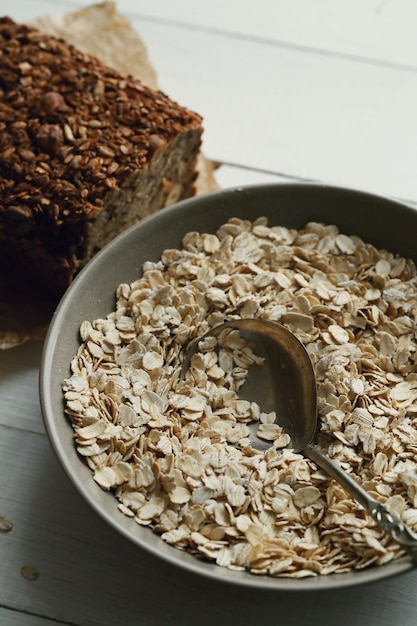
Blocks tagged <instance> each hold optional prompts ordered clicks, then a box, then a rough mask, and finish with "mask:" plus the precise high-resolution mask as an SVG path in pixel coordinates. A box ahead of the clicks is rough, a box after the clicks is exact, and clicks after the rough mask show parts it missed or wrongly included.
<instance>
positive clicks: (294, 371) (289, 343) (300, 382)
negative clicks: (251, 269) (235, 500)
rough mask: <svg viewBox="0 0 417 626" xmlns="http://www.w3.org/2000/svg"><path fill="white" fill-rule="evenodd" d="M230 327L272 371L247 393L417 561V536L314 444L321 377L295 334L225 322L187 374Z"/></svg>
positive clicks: (258, 323)
mask: <svg viewBox="0 0 417 626" xmlns="http://www.w3.org/2000/svg"><path fill="white" fill-rule="evenodd" d="M225 328H231V329H237V330H239V332H240V335H241V336H242V337H243V338H245V339H246V341H247V342H248V344H249V345H251V346H252V345H253V346H256V347H255V352H256V354H257V355H259V356H262V357H264V358H265V364H266V367H265V365H264V366H256V365H254V366H252V368H254V369H255V370H256V369H257V371H258V375H257V376H254V377H253V378H252V382H251V384H248V383H250V378H251V377H249V378H248V381H247V382H246V383H245V385H244V387H243V388H242V391H243V389H244V388H246V395H248V393H249V396H250V399H251V400H255V401H257V402H258V404H260V405H261V406H262V409H263V410H268V411H273V410H275V412H276V416H277V418H276V419H277V423H279V424H280V426H282V428H283V430H284V431H285V432H286V433H287V434H288V435H289V436H290V437H291V445H292V448H293V449H294V451H295V452H300V453H302V454H303V455H304V456H306V457H308V458H309V459H311V460H312V461H313V462H314V463H315V464H316V465H318V466H319V467H320V468H321V469H323V470H324V471H325V472H327V474H329V476H331V477H332V478H334V479H335V480H337V481H338V482H339V483H340V484H341V485H342V487H343V488H344V489H345V490H346V491H347V492H348V493H349V494H350V495H351V496H353V497H354V498H355V499H356V500H357V501H358V502H360V504H361V505H362V506H363V507H364V508H365V509H366V511H367V512H368V513H369V514H370V515H371V517H372V518H373V519H374V521H375V522H376V523H377V524H378V526H379V527H380V528H382V529H383V530H384V531H385V532H386V533H388V534H390V535H391V536H392V537H393V538H394V539H395V541H397V542H398V543H399V544H400V546H401V547H402V548H404V550H406V551H407V552H408V553H409V554H410V556H411V558H412V560H413V562H415V563H417V534H415V533H413V532H412V531H411V530H410V529H409V528H408V527H407V526H406V525H405V524H404V523H403V522H402V521H401V520H400V518H399V517H397V516H396V515H394V514H393V513H391V512H390V511H389V510H388V509H387V508H386V507H385V506H384V505H383V504H381V503H380V502H378V500H376V499H375V498H373V497H372V496H370V495H369V494H368V492H367V491H365V489H363V487H361V486H360V485H359V483H357V482H356V481H355V480H354V479H353V478H352V477H351V476H350V475H349V474H347V473H346V472H345V471H344V470H343V469H342V468H341V467H340V466H339V465H337V464H336V463H335V462H334V461H332V460H331V459H330V458H329V457H328V456H326V455H325V454H324V453H323V452H321V450H320V449H319V448H318V447H317V446H316V445H314V444H313V443H312V441H313V439H314V436H315V434H316V431H317V425H318V418H317V388H316V378H315V373H314V368H313V364H312V362H311V360H310V357H309V354H308V352H307V350H306V348H305V347H304V345H303V344H302V343H301V341H299V339H297V337H296V336H295V335H294V334H293V333H292V332H290V331H289V330H288V329H287V328H285V327H284V326H282V325H281V324H278V323H276V322H271V321H268V320H262V319H239V320H231V321H228V322H225V323H223V324H219V325H218V326H215V327H214V328H212V329H211V330H210V331H209V332H207V333H206V334H205V335H203V336H202V337H200V338H199V339H196V340H195V341H194V342H193V343H192V344H191V346H190V348H189V350H188V351H187V353H186V355H185V359H184V362H183V366H182V375H185V372H186V371H187V369H188V367H189V366H190V361H191V357H192V356H193V354H195V353H196V352H197V351H198V349H199V348H198V345H199V342H200V340H201V339H204V338H205V337H209V336H214V337H218V335H219V334H220V333H221V332H222V330H224V329H225ZM252 368H251V370H252ZM248 387H250V388H249V389H248ZM248 399H249V398H248ZM251 444H252V446H253V447H255V448H257V449H263V450H264V449H267V448H268V447H270V444H268V443H266V442H262V441H261V440H256V436H255V435H254V437H253V439H252V440H251Z"/></svg>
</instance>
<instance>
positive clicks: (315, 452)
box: [302, 444, 417, 563]
mask: <svg viewBox="0 0 417 626" xmlns="http://www.w3.org/2000/svg"><path fill="white" fill-rule="evenodd" d="M302 452H303V454H304V455H305V456H306V457H308V458H309V459H310V460H311V461H314V463H315V464H316V465H318V466H319V467H321V469H323V470H325V471H326V472H327V474H329V476H331V477H332V478H334V479H335V480H337V481H338V482H339V483H340V484H341V485H342V487H344V489H346V491H347V492H348V493H349V494H350V495H351V496H353V497H354V498H355V499H356V500H357V501H358V502H360V504H362V506H363V507H364V508H365V509H366V511H368V513H369V514H370V515H371V517H372V518H373V520H374V521H375V522H376V523H377V524H378V526H379V527H380V528H382V530H384V531H385V532H386V533H388V534H389V535H391V537H393V539H395V541H397V543H399V544H400V546H401V547H402V548H404V550H406V551H407V552H408V554H409V555H410V556H411V559H412V561H413V562H414V563H417V534H415V533H413V532H412V531H411V530H410V529H409V528H408V527H407V526H406V525H405V524H404V523H403V522H402V521H401V520H400V518H399V517H397V516H396V515H394V514H393V513H391V512H390V511H389V510H388V509H387V507H385V506H384V505H383V504H381V502H378V500H376V499H375V498H373V497H372V496H370V495H369V493H368V492H367V491H365V489H363V487H361V486H360V485H359V483H357V482H356V480H354V479H353V478H352V477H351V476H349V474H347V473H346V472H345V471H344V470H343V469H342V468H341V467H340V466H339V465H337V464H336V463H334V461H332V460H331V459H330V458H329V457H328V456H326V455H325V454H323V453H322V452H321V451H320V450H319V449H318V448H317V447H316V446H314V445H312V444H309V445H307V446H306V447H305V448H304V450H303V451H302Z"/></svg>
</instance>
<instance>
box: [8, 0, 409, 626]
mask: <svg viewBox="0 0 417 626" xmlns="http://www.w3.org/2000/svg"><path fill="white" fill-rule="evenodd" d="M84 4H86V3H85V2H83V1H81V0H77V1H72V2H69V1H68V2H67V1H63V0H36V2H35V1H34V0H15V2H9V3H6V2H2V13H3V14H8V15H10V16H11V17H13V18H14V19H16V20H17V21H29V20H31V19H33V18H35V17H38V16H39V15H43V14H50V13H63V12H68V11H72V10H74V9H75V8H77V7H79V6H82V5H84ZM117 6H118V10H119V12H121V13H124V14H125V15H127V16H128V17H129V18H130V19H131V20H132V22H133V24H134V25H135V27H136V28H137V30H138V32H139V33H140V34H141V36H142V39H143V40H144V41H145V43H146V45H147V48H148V52H149V55H150V58H151V60H152V62H153V64H154V66H155V67H156V69H157V72H158V77H159V83H160V85H161V86H162V88H163V89H164V91H166V92H167V93H168V94H169V95H171V96H172V97H173V98H175V99H177V100H178V101H180V102H181V103H182V104H185V105H186V106H188V107H190V108H192V109H195V110H196V111H198V112H200V113H201V114H202V115H203V116H204V118H205V129H206V130H205V137H204V151H205V153H206V155H207V156H208V157H210V158H212V159H213V160H216V161H219V162H221V163H222V164H223V165H222V166H221V167H220V169H219V170H218V173H217V179H218V182H219V183H220V185H221V186H224V187H226V186H234V185H240V184H246V183H254V182H263V181H274V180H275V181H284V180H287V179H292V180H314V181H324V182H330V183H336V184H341V185H345V186H351V187H358V188H361V189H366V190H369V191H373V192H378V193H381V194H387V195H391V196H394V197H397V198H401V199H404V200H406V201H409V202H410V203H415V202H417V176H416V166H417V116H416V111H417V37H416V34H415V33H416V23H417V3H416V2H415V1H413V0H408V1H407V0H391V1H389V0H257V1H256V2H252V1H250V0H207V1H206V2H202V1H200V0H120V1H119V2H118V5H117ZM0 298H1V295H0ZM41 350H42V345H41V344H40V343H28V344H25V345H23V346H21V347H19V348H16V349H13V350H9V351H5V352H2V353H0V515H2V516H6V517H8V518H10V520H12V521H13V529H12V530H11V531H10V532H8V533H0V624H1V625H2V626H9V625H10V626H11V625H13V626H43V625H45V626H46V625H49V624H53V623H54V624H71V625H74V626H96V625H100V626H110V625H123V626H129V625H140V626H162V625H165V624H175V625H179V626H183V625H184V626H187V625H194V624H199V626H209V625H210V626H211V625H213V624H219V625H223V624H231V623H236V624H240V625H241V626H247V625H249V624H253V623H256V624H259V625H260V626H263V625H264V624H265V625H269V624H282V625H285V626H292V625H296V624H297V625H301V626H302V625H304V624H312V625H313V626H315V625H320V626H330V625H336V624H337V625H338V626H347V625H349V626H362V625H364V624H367V625H368V626H392V624H397V625H398V626H415V624H417V595H416V591H415V590H416V586H417V572H412V573H408V574H406V575H403V576H401V577H398V578H395V579H391V580H389V581H385V582H380V583H378V584H375V585H371V586H368V587H366V588H363V587H362V588H354V589H349V590H347V591H332V592H331V593H320V594H310V593H306V594H304V595H303V597H302V599H301V600H300V599H299V598H296V597H295V596H294V595H292V594H283V593H270V592H259V591H257V592H256V593H255V592H254V593H251V592H250V591H248V590H247V589H239V588H234V587H228V586H226V587H225V586H222V585H220V584H217V583H216V582H214V581H211V580H206V579H202V578H196V577H193V576H191V574H188V573H184V572H180V571H178V570H176V569H174V568H173V567H172V566H171V565H168V564H166V563H164V562H162V561H159V560H158V559H156V558H154V557H152V556H150V555H149V554H147V553H145V552H142V551H140V550H139V549H135V548H134V547H132V546H131V545H130V544H129V543H128V542H127V541H126V540H125V539H123V538H121V537H119V536H118V535H116V534H115V532H114V531H113V530H112V529H111V528H109V527H108V526H106V524H105V523H104V522H103V521H102V520H101V519H99V518H98V517H97V516H96V514H95V513H93V512H92V511H91V510H90V509H89V508H88V506H87V505H86V504H85V502H84V501H83V500H82V499H81V497H80V496H79V495H78V493H77V492H76V491H75V489H74V488H73V486H72V485H71V484H70V482H69V480H68V479H67V477H66V476H65V475H64V473H63V471H62V470H61V468H60V466H59V465H58V462H57V461H56V459H55V456H54V454H53V452H52V450H51V447H50V445H49V442H48V439H47V437H46V435H45V433H44V428H43V424H42V418H41V413H40V407H39V400H38V390H37V384H38V371H39V362H40V357H41ZM22 566H29V567H34V568H36V570H37V571H38V572H39V577H38V578H37V579H36V580H28V579H27V578H25V577H24V576H23V575H22V573H21V568H22ZM29 571H31V570H29Z"/></svg>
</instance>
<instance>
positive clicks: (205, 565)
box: [39, 182, 417, 592]
mask: <svg viewBox="0 0 417 626" xmlns="http://www.w3.org/2000/svg"><path fill="white" fill-rule="evenodd" d="M300 188H303V189H304V190H306V191H307V192H308V191H309V190H311V191H313V190H314V193H316V192H317V190H318V189H319V190H321V191H322V192H324V193H327V192H329V193H342V194H349V195H351V197H352V198H360V197H362V198H368V199H373V200H375V201H377V202H383V203H389V204H390V205H391V206H392V207H396V208H397V209H400V210H404V211H413V212H414V213H416V214H417V211H416V210H415V209H414V208H413V207H410V206H409V205H407V204H405V203H403V202H401V201H398V200H395V199H391V198H387V197H384V196H378V195H377V194H374V193H370V192H366V191H361V190H357V189H350V188H345V187H340V186H337V185H327V184H322V183H310V182H306V183H304V182H302V183H298V182H290V183H267V184H255V185H245V186H238V187H232V188H227V189H220V190H216V191H213V192H208V193H207V194H202V195H200V196H197V197H192V198H188V199H186V200H182V201H180V202H177V203H176V204H174V205H172V206H170V207H167V208H164V209H161V210H160V211H158V212H157V213H155V214H152V215H150V216H148V217H146V218H144V219H143V220H141V221H140V222H139V223H137V224H135V225H134V226H132V227H130V228H129V229H127V230H125V231H124V232H122V233H121V234H119V235H118V236H117V237H115V238H114V239H113V240H112V241H111V242H110V243H109V244H107V245H106V246H105V247H104V248H103V249H102V250H100V251H99V252H98V253H97V254H96V255H95V256H94V257H93V259H92V260H90V261H89V263H88V264H87V265H86V266H85V267H84V268H83V269H82V270H81V271H80V273H79V274H78V275H77V277H76V278H75V279H74V281H73V282H72V284H71V285H70V286H69V288H68V289H67V291H66V292H65V294H64V295H63V297H62V298H61V300H60V302H59V304H58V305H57V307H56V310H55V312H54V314H53V316H52V319H51V322H50V325H49V328H48V331H47V334H46V338H45V342H44V346H43V350H42V356H41V365H40V373H39V397H40V404H41V411H42V418H43V422H44V426H45V430H46V433H47V436H48V439H49V441H50V444H51V447H52V449H53V451H54V453H55V455H56V457H57V459H58V461H59V463H60V465H61V467H62V468H63V469H64V472H65V474H66V475H67V477H68V478H69V480H70V482H72V484H73V485H74V486H75V488H76V490H77V491H78V492H79V494H80V495H81V496H82V497H83V498H84V500H85V501H86V502H87V503H88V504H89V506H90V507H91V508H92V509H93V510H94V511H95V512H96V513H97V514H98V515H99V516H100V517H101V518H102V519H104V520H105V521H106V522H107V523H108V524H109V525H110V526H111V527H112V528H113V529H115V530H116V531H117V532H118V533H120V534H121V535H122V536H124V537H125V538H127V539H128V540H129V541H131V542H133V543H134V544H135V545H136V546H137V547H139V548H140V549H144V550H146V551H147V552H149V553H151V554H153V555H154V556H155V557H157V558H158V559H163V560H165V561H166V562H168V563H170V564H171V565H173V566H176V567H180V568H182V569H185V570H187V571H188V572H191V573H194V574H198V575H200V576H203V577H206V578H211V579H214V580H216V581H218V582H220V581H221V582H227V583H228V584H233V585H237V586H243V587H246V588H247V587H250V588H253V589H264V590H273V591H286V592H289V591H291V592H295V591H320V590H326V591H328V590H330V589H340V588H347V587H354V586H359V585H363V584H369V583H373V582H377V581H379V580H385V579H387V578H390V577H393V576H398V575H401V574H405V573H407V572H409V571H411V570H413V569H414V565H413V563H412V562H411V559H410V558H409V557H408V556H405V557H400V558H398V559H395V560H394V561H392V562H390V563H387V564H385V565H382V566H378V567H370V568H367V569H363V570H355V571H353V572H348V573H339V574H329V575H323V576H320V575H318V576H312V577H308V578H300V579H297V578H285V577H272V576H269V575H254V574H252V573H250V572H247V571H244V572H240V571H233V570H230V569H228V568H224V567H220V566H218V565H216V564H213V563H210V562H207V561H204V560H201V559H199V558H197V557H195V556H192V555H190V554H188V553H185V552H183V551H181V550H179V549H178V548H176V547H174V546H170V545H168V544H166V543H165V542H164V541H163V540H162V539H161V538H160V537H159V536H158V535H156V533H154V532H153V531H152V530H150V529H148V528H146V529H143V530H146V532H148V533H152V534H153V536H155V537H157V538H158V541H159V542H160V544H162V545H161V546H159V545H158V547H156V546H155V545H154V543H152V542H150V541H148V540H147V538H145V539H142V538H141V536H140V535H139V533H138V530H137V529H138V528H141V527H139V526H138V524H137V523H136V522H132V523H133V524H134V529H136V533H135V532H133V530H132V529H131V528H130V526H128V525H127V524H126V523H125V522H126V520H128V519H129V518H126V516H124V515H123V514H122V513H120V518H119V517H118V516H115V515H113V514H111V513H110V512H108V511H107V510H106V509H105V508H103V506H102V505H101V504H100V501H99V499H97V498H92V497H91V494H90V492H89V490H88V488H87V486H86V484H85V483H83V482H80V480H78V479H77V477H76V476H75V474H74V471H73V466H74V459H76V460H77V463H80V465H81V464H82V465H86V464H85V463H82V461H81V459H80V457H79V456H78V455H77V453H76V451H75V445H73V449H74V450H73V453H71V454H72V458H70V457H71V454H69V453H68V450H67V449H66V447H65V445H64V444H63V441H62V437H61V435H60V432H59V426H60V425H61V426H62V422H63V421H65V422H66V423H67V420H66V418H65V416H64V412H63V410H62V415H60V416H59V418H58V419H57V417H56V407H55V406H54V403H53V398H52V393H51V384H50V383H51V380H52V368H53V363H54V360H55V356H56V353H57V351H58V350H59V337H60V332H61V327H62V325H63V324H65V319H66V316H67V313H68V309H70V308H71V306H72V305H73V303H74V300H76V298H77V295H78V294H79V292H80V291H81V290H82V286H83V284H84V283H85V281H88V279H89V277H90V274H91V273H92V272H93V271H97V268H99V267H100V265H101V264H102V263H103V262H104V261H105V259H106V258H107V257H108V255H109V253H111V252H112V251H115V250H117V249H119V248H120V247H121V246H122V245H123V243H124V242H125V241H126V240H127V239H128V238H130V237H132V236H133V237H136V236H138V237H140V233H141V232H142V231H143V230H144V229H146V227H147V226H148V225H149V224H151V223H154V222H157V221H159V220H160V219H161V215H163V214H165V215H166V214H172V215H175V214H176V213H177V212H178V211H180V210H189V209H191V208H192V207H193V205H195V204H196V203H199V202H201V200H202V199H203V200H204V201H207V199H209V202H211V199H212V200H213V201H216V200H218V199H219V198H220V199H221V198H229V197H232V196H235V195H236V194H241V193H245V194H255V196H256V195H257V194H259V193H277V192H278V193H281V192H282V191H283V190H284V189H286V190H287V191H288V190H289V191H290V192H291V190H293V189H294V190H295V189H297V190H299V189H300ZM335 222H337V220H335ZM184 234H185V232H184ZM110 312H111V311H109V313H110ZM74 356H75V355H74ZM67 365H68V367H69V363H68V364H67ZM62 409H63V404H62ZM61 420H62V421H61ZM68 427H69V428H71V429H72V427H71V426H70V425H69V424H68ZM88 472H90V474H91V476H92V472H91V470H90V469H88ZM94 486H95V487H96V489H97V490H98V491H97V494H99V493H100V492H102V490H101V488H100V487H99V486H98V485H96V484H95V483H94ZM106 495H108V494H106ZM111 497H112V498H113V499H114V500H116V498H114V496H111ZM115 510H116V509H115ZM124 518H125V519H124ZM121 520H123V522H122V521H121ZM132 528H133V527H132ZM184 556H185V558H184Z"/></svg>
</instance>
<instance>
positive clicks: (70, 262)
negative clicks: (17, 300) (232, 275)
mask: <svg viewBox="0 0 417 626" xmlns="http://www.w3.org/2000/svg"><path fill="white" fill-rule="evenodd" d="M0 50H1V52H0V264H1V265H2V266H4V267H6V268H9V269H10V270H13V271H15V272H17V273H18V274H20V275H21V276H23V277H24V278H25V280H28V281H32V282H35V283H36V284H38V285H39V286H40V287H42V288H44V289H46V290H48V291H50V292H52V293H54V294H57V295H60V294H62V293H63V292H64V291H65V289H66V288H67V287H68V285H69V284H70V282H71V280H72V279H73V277H74V276H75V274H76V273H77V272H78V271H79V269H80V268H81V267H83V266H84V265H85V263H86V262H87V261H88V260H89V259H90V258H91V257H92V256H93V255H94V254H95V253H96V252H97V251H98V250H99V249H100V248H102V247H103V246H104V245H105V244H106V243H108V242H109V241H110V240H111V239H112V238H114V237H115V236H116V235H117V234H119V233H120V232H122V231H123V230H124V229H126V228H127V227H129V226H131V225H132V224H134V223H136V222H137V221H138V220H140V219H142V218H143V217H145V216H147V215H149V214H151V213H154V212H155V211H157V210H159V209H160V208H162V207H165V206H168V205H169V204H172V203H173V202H175V201H177V200H179V199H182V198H186V197H189V196H191V195H193V194H194V181H195V178H196V170H195V165H196V159H197V156H198V153H199V149H200V144H201V133H202V125H201V117H200V116H199V115H197V114H196V113H193V112H191V111H189V110H188V109H186V108H184V107H181V106H179V105H178V104H177V103H175V102H173V101H172V100H170V99H169V98H168V97H167V96H166V95H165V94H163V93H162V92H160V91H154V90H152V89H149V88H148V87H146V86H144V85H143V84H142V83H141V82H140V81H138V80H137V79H134V78H132V77H130V76H126V75H123V74H121V73H119V72H118V71H116V70H113V69H111V68H109V67H106V66H105V65H103V64H102V63H101V62H100V61H99V60H98V59H97V58H95V57H93V56H91V55H87V54H84V53H82V52H81V51H79V50H77V49H76V48H75V47H73V46H71V45H69V44H68V43H66V42H65V41H64V40H62V39H59V38H55V37H52V36H49V35H45V34H42V33H40V32H39V31H38V30H36V29H34V28H31V27H28V26H25V25H20V24H16V23H15V22H13V21H12V20H11V19H10V18H7V17H5V18H1V19H0Z"/></svg>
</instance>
